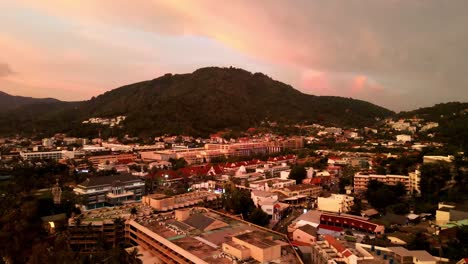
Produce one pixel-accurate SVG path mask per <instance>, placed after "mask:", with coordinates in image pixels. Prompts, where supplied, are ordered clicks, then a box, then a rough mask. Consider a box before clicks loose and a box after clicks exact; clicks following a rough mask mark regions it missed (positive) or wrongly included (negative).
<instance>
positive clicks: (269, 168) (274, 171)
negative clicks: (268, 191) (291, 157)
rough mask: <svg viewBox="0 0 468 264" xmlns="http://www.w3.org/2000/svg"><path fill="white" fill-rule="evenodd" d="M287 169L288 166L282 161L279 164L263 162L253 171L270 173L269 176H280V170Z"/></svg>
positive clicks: (288, 168)
mask: <svg viewBox="0 0 468 264" xmlns="http://www.w3.org/2000/svg"><path fill="white" fill-rule="evenodd" d="M289 170H290V166H289V165H287V164H286V163H282V164H281V165H270V164H265V165H263V166H262V167H259V168H256V169H255V172H259V173H263V174H264V175H270V177H280V176H281V172H284V171H289Z"/></svg>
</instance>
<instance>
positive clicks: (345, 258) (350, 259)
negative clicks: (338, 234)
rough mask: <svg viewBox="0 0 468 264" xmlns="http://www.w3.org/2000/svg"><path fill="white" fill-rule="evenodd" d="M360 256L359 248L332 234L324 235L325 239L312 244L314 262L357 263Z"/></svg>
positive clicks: (326, 263)
mask: <svg viewBox="0 0 468 264" xmlns="http://www.w3.org/2000/svg"><path fill="white" fill-rule="evenodd" d="M360 257H361V255H360V253H359V252H358V251H357V250H355V249H354V248H352V247H350V246H347V245H346V244H345V242H344V241H338V240H336V239H335V238H334V237H332V236H330V235H324V236H323V240H321V241H317V242H316V243H315V244H314V245H312V263H314V264H331V263H334V264H336V263H346V264H357V263H358V262H357V260H358V258H360Z"/></svg>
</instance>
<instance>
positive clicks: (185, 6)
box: [0, 0, 468, 111]
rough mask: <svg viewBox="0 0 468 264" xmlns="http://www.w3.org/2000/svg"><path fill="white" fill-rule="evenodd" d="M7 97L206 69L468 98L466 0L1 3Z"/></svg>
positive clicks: (424, 99)
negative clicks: (225, 68)
mask: <svg viewBox="0 0 468 264" xmlns="http://www.w3.org/2000/svg"><path fill="white" fill-rule="evenodd" d="M0 10H1V13H2V14H1V16H0V90H1V91H5V92H8V93H11V94H15V95H24V96H34V97H55V98H58V99H62V100H82V99H89V98H90V97H92V96H94V95H98V94H100V93H102V92H104V91H107V90H111V89H113V88H116V87H119V86H122V85H124V84H128V83H132V82H137V81H142V80H147V79H153V78H156V77H158V76H160V75H162V74H164V73H167V72H172V73H187V72H192V71H194V70H195V69H197V68H200V67H205V66H235V67H241V68H244V69H247V70H249V71H253V72H264V73H266V74H268V75H269V76H271V77H273V78H274V79H277V80H280V81H283V82H285V83H288V84H291V85H292V86H294V87H295V88H296V89H299V90H301V91H302V92H304V93H310V94H316V95H338V96H344V97H352V98H358V99H363V100H368V101H370V102H373V103H376V104H379V105H382V106H385V107H388V108H390V109H392V110H396V111H399V110H410V109H415V108H418V107H421V106H430V105H432V104H435V103H439V102H447V101H468V29H467V25H468V16H467V15H466V14H468V1H466V0H450V1H441V0H326V1H323V0H291V1H284V0H257V1H251V0H245V1H244V0H235V1H218V0H213V1H210V0H193V1H189V0H187V1H184V0H138V1H128V0H99V1H95V0H41V1H37V0H15V1H11V0H0Z"/></svg>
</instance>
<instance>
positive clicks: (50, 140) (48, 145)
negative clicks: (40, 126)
mask: <svg viewBox="0 0 468 264" xmlns="http://www.w3.org/2000/svg"><path fill="white" fill-rule="evenodd" d="M54 143H55V139H54V138H43V139H42V146H43V147H45V148H51V147H53V146H54Z"/></svg>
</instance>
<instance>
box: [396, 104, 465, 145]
mask: <svg viewBox="0 0 468 264" xmlns="http://www.w3.org/2000/svg"><path fill="white" fill-rule="evenodd" d="M398 117H404V118H409V117H417V118H423V119H424V120H427V121H432V122H438V123H439V126H438V127H437V128H433V129H431V130H430V131H429V132H435V135H436V137H437V138H436V139H437V140H440V141H442V142H446V143H448V144H449V145H450V146H451V147H454V148H455V149H458V150H462V151H465V153H468V103H460V102H450V103H443V104H436V105H434V106H432V107H424V108H419V109H417V110H414V111H409V112H401V113H399V114H398Z"/></svg>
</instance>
